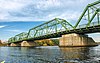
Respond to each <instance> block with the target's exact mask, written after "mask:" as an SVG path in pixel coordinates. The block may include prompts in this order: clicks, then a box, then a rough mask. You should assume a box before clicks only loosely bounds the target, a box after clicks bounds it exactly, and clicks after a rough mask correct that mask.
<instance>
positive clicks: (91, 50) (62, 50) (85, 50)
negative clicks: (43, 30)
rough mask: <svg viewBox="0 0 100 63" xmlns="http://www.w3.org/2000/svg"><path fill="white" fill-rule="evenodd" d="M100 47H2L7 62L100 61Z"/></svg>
mask: <svg viewBox="0 0 100 63" xmlns="http://www.w3.org/2000/svg"><path fill="white" fill-rule="evenodd" d="M99 53H100V46H98V47H58V46H44V47H1V48H0V61H2V60H5V61H6V63H100V62H99V61H100V54H99Z"/></svg>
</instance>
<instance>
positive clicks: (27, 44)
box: [21, 41, 36, 47]
mask: <svg viewBox="0 0 100 63" xmlns="http://www.w3.org/2000/svg"><path fill="white" fill-rule="evenodd" d="M21 46H22V47H25V46H36V43H35V42H33V41H22V42H21Z"/></svg>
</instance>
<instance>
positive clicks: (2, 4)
mask: <svg viewBox="0 0 100 63" xmlns="http://www.w3.org/2000/svg"><path fill="white" fill-rule="evenodd" d="M93 1H94V0H89V1H88V0H39V1H37V0H0V20H1V21H48V20H50V19H52V18H55V17H61V18H64V19H67V20H76V18H78V16H79V14H81V12H82V11H83V9H84V8H85V6H86V5H87V4H88V3H91V2H93ZM69 11H71V12H69Z"/></svg>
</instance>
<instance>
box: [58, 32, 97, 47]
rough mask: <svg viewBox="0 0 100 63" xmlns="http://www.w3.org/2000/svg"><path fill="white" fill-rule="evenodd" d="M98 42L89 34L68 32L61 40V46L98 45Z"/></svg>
mask: <svg viewBox="0 0 100 63" xmlns="http://www.w3.org/2000/svg"><path fill="white" fill-rule="evenodd" d="M96 45H97V43H95V41H94V40H93V39H92V38H91V37H88V35H79V34H75V33H72V34H66V35H62V37H61V38H60V40H59V46H96Z"/></svg>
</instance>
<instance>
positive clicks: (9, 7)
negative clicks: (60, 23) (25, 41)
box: [0, 0, 100, 41]
mask: <svg viewBox="0 0 100 63" xmlns="http://www.w3.org/2000/svg"><path fill="white" fill-rule="evenodd" d="M94 1H97V0H0V35H1V36H0V39H1V40H8V38H10V37H12V36H14V35H16V34H19V33H21V32H28V30H29V29H30V28H33V27H35V26H37V25H39V24H42V23H44V22H46V21H49V20H52V19H54V18H62V19H65V20H67V21H68V22H70V23H72V24H73V23H76V21H77V20H78V18H79V16H80V15H81V13H82V12H83V9H84V8H85V7H86V5H87V4H89V3H92V2H94ZM89 36H90V37H93V39H94V40H95V41H100V39H99V37H100V34H99V33H97V34H90V35H89Z"/></svg>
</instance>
